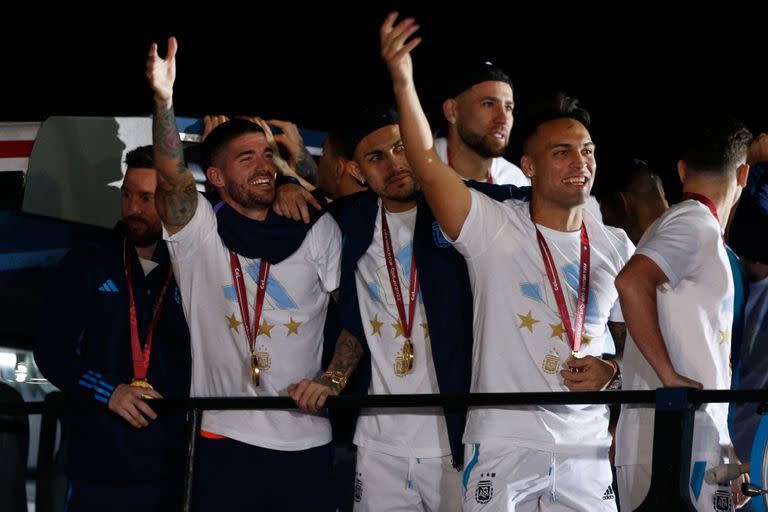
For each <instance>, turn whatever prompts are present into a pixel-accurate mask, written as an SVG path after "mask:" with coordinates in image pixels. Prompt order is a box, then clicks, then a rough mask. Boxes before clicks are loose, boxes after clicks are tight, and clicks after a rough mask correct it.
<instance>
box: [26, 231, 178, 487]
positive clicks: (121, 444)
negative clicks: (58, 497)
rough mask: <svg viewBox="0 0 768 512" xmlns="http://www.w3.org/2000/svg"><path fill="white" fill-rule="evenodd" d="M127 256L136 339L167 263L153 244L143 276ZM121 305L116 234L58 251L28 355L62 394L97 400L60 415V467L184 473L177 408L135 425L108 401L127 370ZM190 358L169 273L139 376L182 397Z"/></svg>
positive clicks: (123, 292)
mask: <svg viewBox="0 0 768 512" xmlns="http://www.w3.org/2000/svg"><path fill="white" fill-rule="evenodd" d="M131 257H132V258H133V279H132V280H133V292H134V297H135V302H136V312H137V319H138V324H139V338H140V341H141V343H142V345H143V344H144V341H145V337H146V332H147V325H148V324H149V321H150V319H151V316H152V310H153V307H154V303H155V298H156V297H157V294H158V293H159V291H160V289H161V288H162V286H163V283H164V282H165V279H166V277H167V275H168V274H167V273H168V268H169V266H170V260H169V256H168V250H167V248H166V246H165V244H164V243H163V242H159V243H158V244H157V249H156V250H155V254H154V256H153V260H154V261H155V262H157V263H158V264H159V265H158V266H157V267H156V268H155V269H153V270H152V272H150V273H149V275H147V276H146V277H145V276H144V272H143V270H142V268H141V264H140V263H139V260H138V257H137V256H136V253H135V250H133V249H131ZM128 311H129V299H128V289H127V287H126V275H125V267H124V265H123V237H122V236H121V235H120V234H119V233H115V236H114V238H112V239H111V240H109V241H108V242H107V243H104V244H101V245H91V246H88V247H83V248H78V249H73V250H72V251H71V252H70V253H69V254H68V255H67V256H66V257H65V258H64V260H63V261H62V263H61V266H60V269H59V275H58V278H57V281H56V282H55V283H53V285H52V287H51V294H50V297H49V301H48V306H47V307H46V308H45V309H44V315H43V316H42V317H41V320H40V325H41V328H40V329H39V334H38V336H37V344H36V347H35V360H36V362H37V364H38V366H39V367H40V369H41V370H42V372H43V375H45V377H46V378H47V379H48V380H50V381H51V382H52V383H53V384H54V385H56V386H57V387H58V388H59V389H61V390H62V391H63V392H64V394H65V395H66V397H67V398H68V399H69V400H71V401H74V402H89V403H90V404H91V405H96V407H92V408H87V409H86V408H78V409H74V408H73V409H72V412H71V413H70V414H68V416H67V417H66V422H67V426H68V431H67V432H68V439H69V445H68V452H67V453H68V461H67V473H68V475H69V477H70V478H72V479H83V480H94V481H107V482H124V483H128V482H138V481H149V480H159V479H169V478H181V476H182V475H183V469H184V461H185V443H186V441H185V438H186V435H185V432H186V431H185V422H186V411H183V410H174V411H170V410H169V411H167V412H162V413H158V418H157V420H154V421H152V420H149V426H148V427H145V428H141V429H136V428H134V427H132V426H131V425H130V424H128V422H127V421H125V420H124V419H123V418H122V417H120V416H118V415H117V414H116V413H114V412H112V411H110V410H109V409H108V408H107V402H108V401H109V397H110V395H111V394H112V391H113V390H114V388H115V387H116V386H117V385H118V384H121V383H126V384H127V383H130V382H131V378H132V377H133V364H132V357H131V337H130V324H129V313H128ZM190 364H191V355H190V346H189V330H188V328H187V324H186V321H185V318H184V313H183V311H182V309H181V297H180V294H179V289H178V287H177V285H176V281H175V280H172V281H171V283H170V285H169V288H168V291H167V293H166V296H165V299H164V302H163V309H162V312H161V314H160V318H159V320H158V323H157V326H156V328H155V334H154V340H153V342H152V353H151V359H150V363H149V373H148V375H147V380H148V381H149V383H150V384H152V386H153V387H154V388H155V389H156V390H157V391H158V392H159V393H160V394H161V395H163V396H164V397H166V398H172V397H178V398H183V397H188V396H189V388H190ZM150 406H151V404H150ZM156 412H157V411H156Z"/></svg>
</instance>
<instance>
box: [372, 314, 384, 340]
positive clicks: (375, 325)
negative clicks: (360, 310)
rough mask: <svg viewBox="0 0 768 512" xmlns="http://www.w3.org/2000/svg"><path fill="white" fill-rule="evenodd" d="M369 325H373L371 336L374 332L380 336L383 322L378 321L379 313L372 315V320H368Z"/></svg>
mask: <svg viewBox="0 0 768 512" xmlns="http://www.w3.org/2000/svg"><path fill="white" fill-rule="evenodd" d="M370 322H371V327H373V332H371V336H373V335H374V334H378V335H379V336H381V326H382V325H384V322H379V315H373V320H370Z"/></svg>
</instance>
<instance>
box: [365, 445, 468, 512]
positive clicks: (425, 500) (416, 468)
mask: <svg viewBox="0 0 768 512" xmlns="http://www.w3.org/2000/svg"><path fill="white" fill-rule="evenodd" d="M461 490H462V489H461V473H460V472H459V471H457V470H456V468H454V467H453V466H452V459H451V456H450V455H446V456H445V457H431V458H408V457H396V456H394V455H387V454H386V453H381V452H376V451H373V450H369V449H366V448H364V447H362V446H358V448H357V467H356V468H355V491H354V497H355V503H354V510H355V512H368V511H376V512H380V511H387V510H396V511H398V512H405V511H409V510H413V511H414V512H416V511H418V512H421V511H430V512H456V511H458V510H461Z"/></svg>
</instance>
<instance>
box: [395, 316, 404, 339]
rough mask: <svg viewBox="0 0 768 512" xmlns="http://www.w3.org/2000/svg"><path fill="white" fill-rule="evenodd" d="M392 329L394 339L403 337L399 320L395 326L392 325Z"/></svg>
mask: <svg viewBox="0 0 768 512" xmlns="http://www.w3.org/2000/svg"><path fill="white" fill-rule="evenodd" d="M392 327H394V328H395V338H397V337H398V336H405V333H404V332H403V324H401V323H400V320H398V321H397V323H396V324H392Z"/></svg>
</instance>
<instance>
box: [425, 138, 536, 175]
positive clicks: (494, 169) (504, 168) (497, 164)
mask: <svg viewBox="0 0 768 512" xmlns="http://www.w3.org/2000/svg"><path fill="white" fill-rule="evenodd" d="M435 151H437V154H438V155H439V156H440V160H442V161H443V162H444V163H448V139H446V138H445V137H440V138H437V139H435ZM490 174H491V178H493V182H494V183H495V184H496V185H514V186H516V187H530V186H531V179H530V178H529V177H528V176H526V175H525V173H523V170H522V169H520V168H519V167H518V166H516V165H515V164H513V163H512V162H510V161H509V160H507V159H506V158H504V157H501V156H500V157H497V158H494V159H493V162H492V163H491V171H490Z"/></svg>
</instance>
